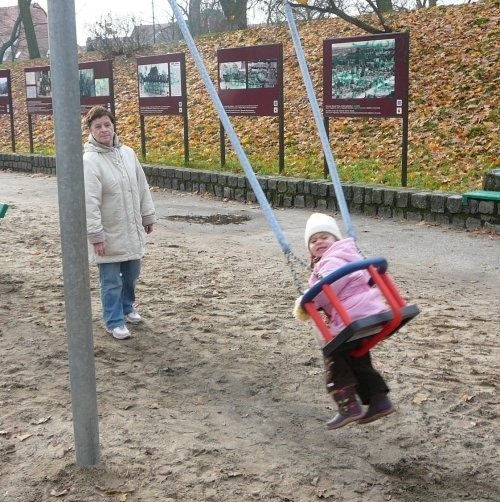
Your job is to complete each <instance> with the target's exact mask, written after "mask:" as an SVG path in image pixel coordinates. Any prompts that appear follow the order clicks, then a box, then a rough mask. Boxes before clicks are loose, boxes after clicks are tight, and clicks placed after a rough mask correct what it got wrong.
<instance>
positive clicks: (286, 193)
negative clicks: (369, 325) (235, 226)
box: [0, 153, 500, 233]
mask: <svg viewBox="0 0 500 502" xmlns="http://www.w3.org/2000/svg"><path fill="white" fill-rule="evenodd" d="M0 169H10V170H12V171H18V172H26V173H44V174H49V175H55V174H56V159H55V157H48V156H43V155H18V154H11V153H8V154H6V153H0ZM144 171H145V173H146V176H147V178H148V181H149V183H150V185H153V186H158V187H160V188H169V189H173V190H179V191H183V192H193V193H209V194H211V195H214V196H216V197H222V198H227V199H232V200H236V201H240V202H257V199H256V197H255V194H254V192H253V190H252V188H251V185H250V183H249V181H248V180H247V179H246V177H245V176H244V175H242V174H232V173H224V172H213V171H204V170H199V169H192V168H182V167H167V166H157V165H149V164H144ZM257 179H258V181H259V183H260V185H261V187H262V190H263V191H264V193H265V195H266V197H267V198H268V200H269V202H270V204H271V205H272V206H274V207H284V208H287V207H290V208H291V207H295V208H308V209H318V210H319V211H323V210H330V211H337V210H338V206H337V199H336V197H335V193H334V190H333V186H332V184H331V182H328V181H318V180H306V179H300V178H286V177H283V176H257ZM342 188H343V190H344V195H345V198H346V202H347V205H348V207H349V211H351V212H352V213H358V214H365V215H368V216H378V217H383V218H398V219H407V220H411V221H426V222H430V223H437V224H440V225H451V226H453V227H456V228H462V229H467V230H478V229H484V230H487V231H489V232H492V233H500V204H499V203H498V202H496V201H483V200H468V201H467V202H466V203H465V204H464V202H463V198H462V194H460V193H456V192H441V191H427V190H420V189H412V188H402V187H400V188H396V187H386V186H384V185H364V184H361V183H343V184H342Z"/></svg>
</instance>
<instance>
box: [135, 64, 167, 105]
mask: <svg viewBox="0 0 500 502" xmlns="http://www.w3.org/2000/svg"><path fill="white" fill-rule="evenodd" d="M137 74H138V78H139V97H141V98H158V97H162V96H170V82H169V81H170V74H169V68H168V63H158V64H151V65H149V64H145V65H139V66H138V67H137Z"/></svg>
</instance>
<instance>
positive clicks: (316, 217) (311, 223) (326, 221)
mask: <svg viewBox="0 0 500 502" xmlns="http://www.w3.org/2000/svg"><path fill="white" fill-rule="evenodd" d="M318 232H328V233H329V234H332V235H334V236H335V238H336V239H338V240H340V239H342V234H341V233H340V230H339V226H338V225H337V222H336V221H335V219H334V218H332V217H331V216H328V215H327V214H323V213H313V214H311V216H309V219H308V220H307V223H306V229H305V232H304V239H305V241H306V246H307V248H308V249H309V240H310V239H311V237H312V236H313V235H314V234H317V233H318Z"/></svg>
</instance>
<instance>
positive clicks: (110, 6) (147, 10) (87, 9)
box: [0, 0, 466, 45]
mask: <svg viewBox="0 0 500 502" xmlns="http://www.w3.org/2000/svg"><path fill="white" fill-rule="evenodd" d="M59 1H65V0H59ZM465 1H466V0H438V4H440V5H446V4H452V3H464V2H465ZM74 2H75V14H76V15H75V18H76V38H77V41H78V44H79V45H85V42H86V40H87V36H88V27H89V26H93V25H95V23H96V22H97V21H98V20H99V19H101V18H103V17H105V16H106V15H107V14H108V13H111V14H112V16H113V17H114V18H117V19H127V18H132V17H134V18H135V20H136V22H137V23H138V24H153V13H154V20H155V23H167V22H170V21H171V20H172V11H171V9H170V4H169V3H168V0H74ZM32 3H38V4H39V5H40V6H41V7H42V8H43V9H45V11H46V12H48V11H47V0H32ZM10 5H17V0H0V7H7V6H10ZM254 15H255V13H254Z"/></svg>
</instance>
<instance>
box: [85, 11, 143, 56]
mask: <svg viewBox="0 0 500 502" xmlns="http://www.w3.org/2000/svg"><path fill="white" fill-rule="evenodd" d="M138 28H140V26H137V22H136V19H135V18H133V17H132V18H118V17H113V15H112V14H111V13H108V14H107V15H106V16H104V17H101V18H100V19H99V20H98V21H97V22H96V23H95V24H94V25H93V26H92V27H90V29H89V34H90V39H89V40H87V50H95V51H98V52H100V53H101V54H102V55H103V56H104V57H113V56H120V55H127V56H130V55H132V54H133V53H134V52H136V51H137V50H139V49H143V48H145V47H147V46H148V43H147V41H146V39H145V37H144V36H143V35H142V34H141V30H140V29H138Z"/></svg>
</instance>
